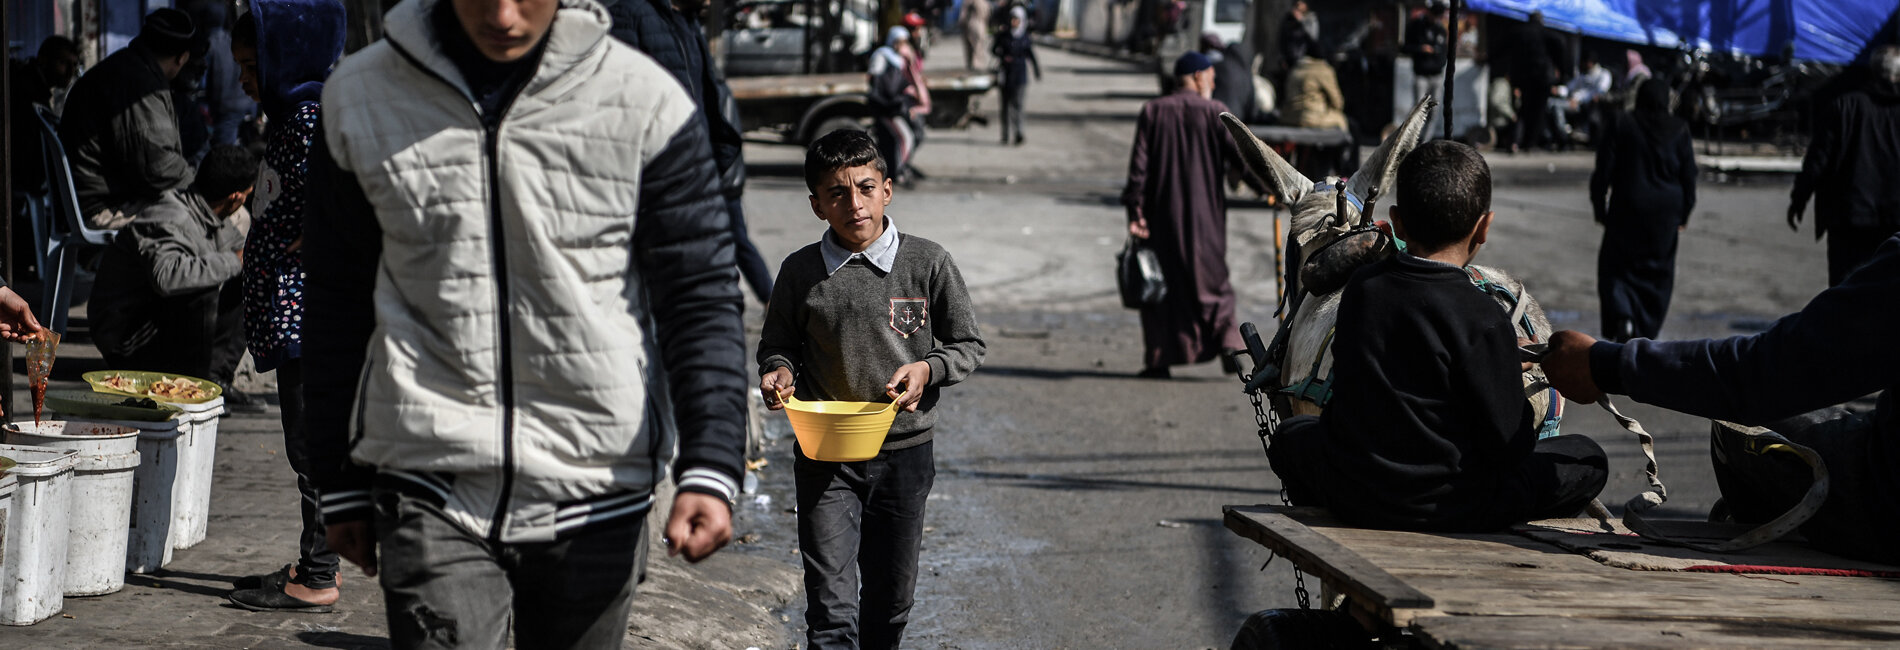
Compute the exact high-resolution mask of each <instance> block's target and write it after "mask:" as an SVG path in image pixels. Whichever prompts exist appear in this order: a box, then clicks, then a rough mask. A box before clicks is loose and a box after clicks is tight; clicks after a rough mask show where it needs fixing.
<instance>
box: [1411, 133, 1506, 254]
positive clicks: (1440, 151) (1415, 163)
mask: <svg viewBox="0 0 1900 650" xmlns="http://www.w3.org/2000/svg"><path fill="white" fill-rule="evenodd" d="M1398 185H1399V204H1398V205H1399V214H1400V219H1401V220H1402V221H1403V222H1404V226H1405V236H1406V243H1408V244H1410V245H1412V246H1413V247H1415V248H1417V249H1418V250H1420V251H1423V252H1432V251H1437V250H1441V249H1443V248H1444V247H1446V246H1450V245H1452V244H1456V243H1458V242H1459V241H1460V240H1463V239H1464V238H1465V235H1468V234H1471V228H1472V227H1473V226H1475V225H1477V223H1478V217H1481V216H1484V213H1486V212H1489V211H1490V210H1491V166H1490V165H1487V164H1485V162H1484V157H1483V156H1480V155H1478V150H1477V149H1473V148H1471V147H1470V146H1469V145H1464V144H1460V143H1457V142H1452V141H1450V140H1433V141H1431V142H1427V143H1425V144H1421V145H1419V146H1418V148H1417V149H1413V150H1412V153H1411V155H1409V156H1406V157H1405V161H1404V162H1401V163H1399V178H1398Z"/></svg>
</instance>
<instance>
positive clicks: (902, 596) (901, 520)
mask: <svg viewBox="0 0 1900 650" xmlns="http://www.w3.org/2000/svg"><path fill="white" fill-rule="evenodd" d="M805 184H806V187H808V188H810V189H811V210H812V213H813V214H816V215H817V216H818V217H819V218H820V219H823V220H824V221H825V222H826V224H828V225H829V228H828V229H826V231H825V233H824V235H823V236H821V237H820V238H819V240H818V242H817V243H814V244H811V245H809V246H806V247H804V248H801V249H799V250H798V252H795V253H792V254H791V255H790V256H789V257H786V258H785V263H784V264H783V265H782V266H780V267H779V275H778V286H779V293H778V294H775V295H773V296H772V304H771V306H770V307H768V308H767V309H766V314H765V326H764V329H763V330H762V331H761V332H760V333H759V353H758V360H759V373H760V380H759V392H760V393H761V394H762V395H763V397H764V399H765V403H766V406H767V407H768V408H771V409H772V410H780V409H783V408H785V400H786V399H787V398H791V397H794V396H795V397H797V398H798V399H802V400H813V401H815V400H846V401H864V402H870V401H883V400H886V399H888V400H892V402H893V403H894V404H895V408H898V409H900V410H899V411H898V413H897V418H896V420H895V421H894V422H892V423H891V428H890V433H889V435H888V437H886V438H885V439H884V445H883V446H882V447H881V448H880V449H879V450H878V453H877V455H876V456H875V457H873V458H871V459H869V460H862V461H856V462H831V461H824V460H816V459H813V458H810V457H807V456H806V454H807V453H809V452H810V451H811V450H807V449H805V448H803V447H800V448H798V450H797V452H796V456H795V457H794V458H793V465H792V473H793V475H794V479H795V481H796V483H797V491H798V494H797V498H798V549H799V555H800V556H801V557H802V558H803V560H804V564H805V600H806V609H805V624H806V640H807V642H808V647H810V648H812V649H813V650H839V649H846V648H866V649H876V650H884V649H887V648H896V647H898V643H899V642H900V641H902V640H903V637H904V628H905V627H906V626H907V625H908V624H909V622H910V614H911V607H912V604H913V602H914V597H913V592H914V591H915V589H916V586H917V556H918V553H919V552H920V551H921V550H922V547H923V541H924V505H925V503H926V502H927V501H928V499H929V497H930V487H931V484H932V482H933V481H934V480H935V479H934V477H935V476H936V473H937V470H936V461H935V458H934V456H933V452H932V446H933V442H932V441H933V440H934V439H935V435H936V431H935V426H936V423H937V415H936V413H935V412H934V409H935V407H936V406H937V404H938V400H939V399H940V398H941V396H942V393H943V389H944V388H946V387H949V386H953V385H956V384H957V383H958V382H961V381H963V380H964V379H965V378H967V377H969V376H970V373H972V372H975V371H976V368H977V366H980V365H982V364H983V355H984V353H985V351H986V350H987V347H986V345H985V344H984V342H983V334H982V332H981V331H980V330H979V329H978V328H977V322H976V314H975V312H974V311H973V310H972V308H971V306H970V294H969V291H968V290H967V289H965V288H964V284H963V274H962V273H961V272H959V271H958V270H957V263H956V260H955V259H953V258H951V256H950V253H949V252H948V251H945V250H944V249H943V247H942V246H939V245H937V244H936V243H935V242H932V241H930V240H927V239H924V238H922V237H918V236H916V235H910V234H902V233H899V232H898V230H897V224H896V223H895V222H894V221H892V220H891V219H890V218H888V217H886V216H885V214H884V209H885V207H886V206H888V205H889V203H890V201H891V194H892V191H893V189H892V184H891V180H890V178H889V177H887V176H885V174H884V161H883V160H882V159H881V158H879V157H878V152H877V148H876V146H875V144H874V143H872V141H871V138H870V137H869V136H867V135H865V133H864V132H863V131H851V130H846V131H834V132H832V133H830V134H829V135H826V136H824V137H822V138H819V139H818V141H816V142H813V143H812V145H811V148H810V149H808V150H807V151H806V154H805Z"/></svg>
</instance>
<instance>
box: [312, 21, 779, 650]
mask: <svg viewBox="0 0 1900 650" xmlns="http://www.w3.org/2000/svg"><path fill="white" fill-rule="evenodd" d="M611 22H612V19H611V18H610V17H609V16H608V15H607V11H606V9H605V8H603V7H601V6H600V5H599V4H598V3H596V2H593V1H592V0H500V1H497V2H468V1H464V0H454V1H452V2H451V1H450V0H409V1H407V2H402V3H400V4H397V5H396V6H395V7H394V8H393V9H391V10H390V11H389V13H388V14H387V15H386V17H385V21H384V25H385V27H386V28H387V29H386V31H385V35H384V38H383V39H382V40H380V41H377V42H375V43H372V44H370V45H369V46H367V47H365V48H363V49H361V50H358V51H356V52H355V53H353V54H351V55H349V56H348V57H346V58H344V59H343V61H342V62H341V63H339V64H338V65H337V67H336V70H335V72H333V73H331V75H330V77H329V79H328V80H327V82H326V83H325V84H324V88H323V97H322V102H323V115H322V135H323V146H318V147H315V150H316V152H317V153H316V159H315V160H314V161H312V164H311V172H310V174H311V178H310V182H311V185H310V189H309V190H308V191H307V194H308V195H309V196H311V197H313V198H314V199H316V200H315V201H314V202H313V203H312V205H311V206H310V208H309V209H310V210H311V212H310V214H309V216H308V219H307V221H306V223H305V227H304V247H303V253H304V254H303V261H304V269H305V276H306V279H305V284H304V296H305V298H306V303H305V311H304V329H303V352H304V354H303V359H304V364H305V370H304V379H305V383H304V395H305V399H306V400H307V401H308V402H309V403H311V404H318V405H322V407H321V408H312V409H310V410H309V411H308V412H307V413H306V416H305V421H306V423H307V426H308V427H309V440H310V443H311V446H312V449H311V460H312V464H313V466H315V467H316V476H315V479H316V483H317V490H318V493H319V494H321V495H322V498H323V506H324V509H323V516H324V524H325V526H326V528H327V530H328V533H329V535H328V539H329V543H330V547H331V548H333V549H335V550H336V552H337V553H338V554H339V555H341V556H342V557H343V558H344V559H347V560H349V561H350V562H351V563H353V564H356V565H357V566H360V567H362V568H363V569H364V571H365V572H366V573H368V574H370V575H378V574H380V576H381V584H382V587H383V595H384V597H385V600H386V605H385V606H386V613H387V617H386V618H387V620H388V624H389V633H390V641H391V644H392V645H393V646H395V647H396V648H422V647H430V648H437V647H448V646H456V647H471V648H500V647H503V646H505V645H507V644H508V643H509V640H510V628H511V627H512V628H513V633H512V638H513V642H514V643H515V645H517V646H518V647H521V648H523V649H529V648H607V647H619V646H620V645H621V643H622V641H623V640H624V639H625V638H626V636H627V617H628V614H629V611H630V609H629V608H630V606H631V604H632V601H633V597H634V591H633V584H634V573H635V569H634V566H635V547H636V544H637V543H638V540H639V539H641V538H642V536H643V535H644V531H645V530H646V525H647V524H646V518H647V512H648V510H649V509H650V507H651V506H652V504H653V499H654V491H653V490H654V487H655V486H656V485H657V484H658V483H659V482H660V480H661V477H662V473H664V472H666V471H668V468H669V466H671V468H672V471H673V476H674V478H675V480H676V481H677V482H678V485H679V493H678V495H677V496H676V497H674V499H673V508H672V512H671V515H670V516H669V517H668V519H667V521H666V524H665V525H666V528H665V538H664V539H666V540H667V543H668V551H669V553H673V554H681V555H684V556H685V557H686V559H688V560H690V561H694V562H697V561H700V560H703V559H705V558H706V557H708V556H710V555H712V554H713V553H714V552H715V551H717V550H718V549H719V548H721V547H723V546H725V544H726V543H727V542H729V541H730V540H731V536H732V527H731V500H732V498H733V496H734V495H736V494H737V492H738V481H739V477H740V474H741V472H743V471H744V470H743V467H742V465H743V462H744V456H743V451H744V445H745V427H746V424H745V404H746V401H745V397H746V379H745V371H744V370H743V369H744V367H745V340H744V338H743V337H744V335H745V334H744V324H743V322H742V319H741V318H740V308H741V306H742V305H743V300H744V297H743V294H741V293H740V291H739V274H738V272H737V270H735V267H734V261H733V255H732V248H733V245H732V231H731V228H730V225H729V224H728V223H727V219H726V215H725V211H724V210H722V209H721V207H722V206H723V205H724V197H723V196H722V194H721V192H720V180H719V174H718V168H717V167H716V165H715V164H714V158H713V153H712V144H711V140H710V138H708V137H707V135H706V132H705V126H704V123H703V120H702V118H700V117H699V116H698V112H699V110H700V109H699V106H698V105H697V104H696V103H695V102H694V101H693V98H692V97H689V96H688V95H687V92H686V90H684V89H683V88H682V87H681V85H680V84H679V83H678V81H677V80H676V79H675V78H674V77H673V76H672V75H670V74H668V73H667V71H666V70H665V69H663V68H661V67H660V66H659V65H658V64H655V63H654V62H653V60H652V59H651V58H649V57H647V56H646V55H643V54H640V53H639V52H637V51H635V50H634V49H633V48H631V47H627V46H626V45H624V44H621V43H619V42H617V41H615V40H614V39H613V38H612V37H610V36H609V35H608V30H609V28H610V26H611ZM609 118H611V119H609ZM371 520H374V527H373V528H372V527H371V523H370V522H371ZM656 523H657V522H656ZM379 556H380V557H379Z"/></svg>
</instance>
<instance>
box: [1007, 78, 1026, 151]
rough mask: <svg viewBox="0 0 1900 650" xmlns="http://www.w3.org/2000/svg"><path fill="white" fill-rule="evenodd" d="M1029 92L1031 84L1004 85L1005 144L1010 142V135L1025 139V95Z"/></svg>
mask: <svg viewBox="0 0 1900 650" xmlns="http://www.w3.org/2000/svg"><path fill="white" fill-rule="evenodd" d="M1028 90H1029V82H1027V81H1024V82H1022V83H1018V84H1003V119H1002V122H1003V142H1005V143H1007V142H1009V134H1011V133H1014V134H1016V137H1018V138H1020V137H1023V93H1024V92H1026V91H1028Z"/></svg>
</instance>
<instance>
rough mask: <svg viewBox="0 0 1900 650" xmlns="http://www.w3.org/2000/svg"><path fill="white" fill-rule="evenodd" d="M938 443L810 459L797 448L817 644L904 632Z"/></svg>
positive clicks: (854, 642)
mask: <svg viewBox="0 0 1900 650" xmlns="http://www.w3.org/2000/svg"><path fill="white" fill-rule="evenodd" d="M932 447H933V443H930V442H926V443H924V444H921V445H917V446H915V447H911V448H908V449H899V450H896V451H887V452H883V453H880V454H878V455H877V457H876V458H872V459H871V460H867V461H860V462H855V463H828V462H823V461H816V460H811V459H809V458H806V457H805V454H804V452H803V451H799V452H798V453H797V455H796V456H795V457H794V459H795V460H794V461H793V463H792V474H793V476H794V477H795V480H796V482H797V484H798V548H799V552H800V554H801V555H803V557H804V560H805V601H806V609H805V625H806V626H807V628H809V629H808V631H807V632H806V636H807V640H808V641H809V645H810V647H811V648H812V650H822V649H826V648H866V649H870V648H895V647H897V645H898V642H899V641H900V640H902V639H903V637H904V627H905V626H907V625H909V624H910V609H911V605H912V603H913V600H912V593H911V592H912V591H913V590H914V589H915V588H916V586H917V553H918V551H919V550H920V549H921V548H923V542H924V500H925V499H926V498H928V497H929V496H930V486H931V483H932V482H934V481H935V479H936V476H937V468H936V464H935V459H934V456H933V455H932V452H931V449H932ZM860 576H862V579H863V586H862V588H860V587H859V578H860Z"/></svg>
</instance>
